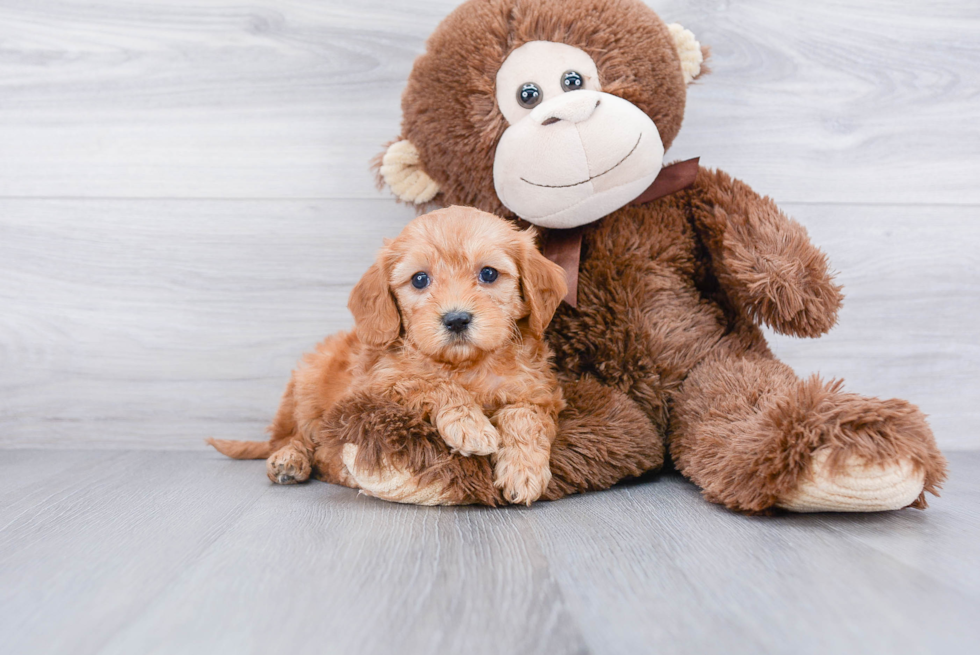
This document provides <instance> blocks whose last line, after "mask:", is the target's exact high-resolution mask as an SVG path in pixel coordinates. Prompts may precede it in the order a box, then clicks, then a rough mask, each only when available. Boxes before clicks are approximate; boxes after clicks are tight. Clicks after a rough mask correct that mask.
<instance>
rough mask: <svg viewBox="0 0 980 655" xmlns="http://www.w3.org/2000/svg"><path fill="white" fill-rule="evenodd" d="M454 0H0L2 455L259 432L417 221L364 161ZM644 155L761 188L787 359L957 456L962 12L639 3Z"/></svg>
mask: <svg viewBox="0 0 980 655" xmlns="http://www.w3.org/2000/svg"><path fill="white" fill-rule="evenodd" d="M455 4H456V3H455V2H454V1H453V0H445V1H433V0H415V1H413V2H411V3H407V2H406V3H396V2H393V1H392V0H360V1H358V2H353V1H351V0H346V1H344V0H329V1H327V0H307V1H298V0H244V1H243V0H157V1H156V2H149V1H136V0H130V1H126V0H76V1H71V0H63V1H49V0H0V447H38V446H45V447H58V448H71V447H78V446H90V447H97V448H116V447H126V448H133V447H135V448H151V449H184V448H198V447H200V445H201V439H202V438H203V437H205V436H218V437H232V438H259V437H260V436H261V433H262V429H263V427H264V425H265V423H266V422H267V421H268V419H269V418H270V417H271V415H272V413H273V411H274V409H275V406H276V403H277V401H278V396H279V393H280V392H281V389H282V388H283V386H284V384H285V381H286V379H287V376H288V374H289V371H290V369H291V367H292V365H293V363H294V362H295V360H296V358H297V357H298V356H299V355H300V354H301V353H302V352H303V351H304V349H307V348H309V347H310V346H311V345H312V344H313V343H314V342H315V341H316V340H318V339H319V338H321V337H322V336H324V335H325V334H327V333H328V332H331V331H334V330H338V329H341V328H344V327H347V326H349V324H350V318H349V316H348V314H347V311H346V309H345V301H346V295H347V292H348V290H349V288H350V286H351V285H352V284H353V282H354V281H355V280H356V279H357V278H358V277H359V275H360V273H361V272H363V270H364V269H365V268H366V266H367V264H368V263H369V261H370V260H371V258H372V254H373V252H374V251H375V249H376V248H377V247H379V245H380V243H381V239H382V237H383V236H385V235H389V236H390V235H393V234H395V233H397V231H398V230H399V228H400V227H401V226H402V225H403V224H404V223H405V222H407V221H408V220H409V219H410V218H411V217H412V216H413V212H412V211H411V210H410V209H408V208H405V207H400V206H396V205H395V203H394V202H393V201H392V199H391V198H390V197H389V196H387V195H386V194H382V193H379V192H378V191H377V190H376V189H375V188H374V182H373V178H372V175H371V174H370V172H369V170H368V161H369V160H370V158H371V157H373V156H374V155H375V154H377V153H378V152H379V150H380V148H381V146H382V144H384V143H385V142H386V141H387V140H389V139H391V138H393V137H395V136H396V135H397V134H398V128H399V95H400V93H401V90H402V88H403V85H404V82H405V79H406V76H407V75H408V71H409V69H410V67H411V63H412V60H413V58H414V57H415V56H416V55H417V54H419V53H420V52H421V50H422V45H423V41H424V38H425V37H426V35H427V34H428V33H429V32H430V31H431V30H432V29H433V28H434V26H435V25H436V24H437V23H438V21H439V20H440V19H441V18H442V17H443V16H444V15H445V14H446V13H448V11H449V10H450V9H451V8H452V7H453V6H454V5H455ZM651 4H653V5H654V7H655V8H656V9H657V10H658V11H660V13H661V15H662V16H663V17H664V18H665V19H666V20H668V21H670V22H673V21H677V22H681V23H683V24H684V25H685V26H686V27H688V28H689V29H691V30H693V31H694V32H695V34H696V35H697V36H698V37H699V38H700V39H701V41H702V42H703V43H706V44H709V45H710V46H711V47H712V49H713V53H714V56H713V59H712V62H711V67H712V69H713V71H714V72H713V73H712V74H711V75H709V76H707V77H705V78H704V79H703V80H702V81H701V82H699V83H698V84H696V85H695V86H694V87H692V89H691V92H690V94H689V102H688V113H687V118H686V121H685V127H684V129H683V130H682V132H681V136H680V137H679V139H678V140H677V143H676V145H675V146H674V148H673V149H672V151H671V152H670V153H669V156H671V157H674V158H683V157H688V156H694V155H700V156H701V157H702V162H704V163H705V164H706V165H708V166H712V167H719V168H723V169H725V170H727V171H729V172H730V173H732V174H734V175H736V176H737V177H740V178H742V179H744V180H746V181H747V182H749V183H750V184H752V185H753V186H754V187H755V188H756V189H758V190H759V191H760V192H762V193H765V194H768V195H771V196H773V197H774V198H775V199H776V200H777V201H778V202H779V203H780V204H781V206H782V207H783V208H785V209H786V211H787V212H789V213H790V214H792V215H794V216H795V217H796V218H798V219H799V220H800V221H802V222H803V223H804V224H805V225H806V226H807V228H808V229H809V230H810V233H811V235H812V237H813V238H814V240H815V241H817V242H818V243H819V244H821V245H822V246H823V247H824V248H825V249H826V251H827V252H828V253H829V254H830V256H831V259H832V260H833V263H834V265H835V267H836V268H837V269H838V270H839V271H840V275H839V279H840V280H841V281H842V282H843V283H844V285H845V290H846V293H847V300H846V305H845V308H844V311H843V312H842V314H841V321H840V325H839V326H838V327H837V328H836V329H835V330H834V331H833V332H832V333H831V334H830V335H828V336H826V337H824V338H822V339H820V340H818V341H797V340H793V339H788V338H782V337H777V338H774V339H773V343H774V346H775V349H776V350H777V352H778V353H779V354H780V355H781V356H782V357H784V358H785V359H786V360H787V361H788V362H789V363H791V364H792V365H793V366H794V367H796V369H797V371H799V372H800V373H801V374H807V373H809V372H812V371H819V372H821V373H822V374H823V375H825V376H827V377H843V378H845V379H846V381H847V386H848V388H850V389H852V390H855V391H861V392H865V393H869V394H876V395H882V396H902V397H907V398H910V399H913V400H914V401H915V402H917V403H919V404H920V405H921V407H922V408H923V409H924V410H925V411H926V412H927V413H928V414H930V415H931V418H932V424H933V426H934V428H935V431H936V434H937V437H938V439H939V441H940V443H941V445H942V446H944V447H945V448H947V449H956V448H968V449H976V448H980V410H978V402H977V401H978V395H980V373H978V365H980V346H978V338H977V337H978V327H977V326H978V324H980V256H978V254H977V250H978V246H980V184H978V182H980V121H978V117H980V3H977V2H976V1H975V0H956V1H949V2H928V3H925V2H916V1H913V0H895V1H893V2H885V1H878V0H824V1H822V2H813V3H802V2H791V3H789V2H785V1H782V2H781V1H778V0H746V1H743V2H721V1H718V0H697V1H690V2H681V1H675V0H663V1H656V2H652V3H651Z"/></svg>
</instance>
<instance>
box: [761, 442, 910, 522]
mask: <svg viewBox="0 0 980 655" xmlns="http://www.w3.org/2000/svg"><path fill="white" fill-rule="evenodd" d="M828 455H829V451H827V450H824V451H818V452H817V453H815V454H814V456H813V465H812V468H811V471H810V476H809V477H808V478H807V479H805V480H804V481H803V483H802V484H801V485H800V486H799V487H798V488H797V489H796V490H795V491H794V492H793V493H791V494H789V495H788V496H787V497H785V498H783V499H782V500H780V502H778V503H777V506H778V507H781V508H783V509H788V510H790V511H792V512H882V511H887V510H893V509H901V508H903V507H908V506H909V505H911V504H912V503H913V502H915V500H916V498H918V497H919V495H920V494H921V493H922V489H923V487H924V486H925V471H923V470H921V469H920V470H918V471H916V470H915V468H914V467H913V466H912V462H911V461H910V460H907V459H904V460H899V461H896V462H888V463H886V464H866V463H865V462H863V461H862V460H860V459H858V458H857V457H851V458H849V459H848V460H846V461H845V462H844V463H843V465H842V466H840V467H839V468H838V470H836V471H831V470H830V467H829V466H828V465H827V460H828Z"/></svg>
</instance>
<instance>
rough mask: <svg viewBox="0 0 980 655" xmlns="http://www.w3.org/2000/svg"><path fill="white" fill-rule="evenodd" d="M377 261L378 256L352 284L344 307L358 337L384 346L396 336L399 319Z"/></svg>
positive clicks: (369, 342)
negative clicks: (358, 280)
mask: <svg viewBox="0 0 980 655" xmlns="http://www.w3.org/2000/svg"><path fill="white" fill-rule="evenodd" d="M380 261H381V258H380V257H379V258H378V261H377V262H375V263H373V264H371V267H370V268H369V269H368V270H367V273H365V274H364V277H362V278H361V280H360V282H358V283H357V284H356V285H354V289H353V290H352V291H351V292H350V299H349V300H348V301H347V308H348V309H350V313H351V314H353V315H354V329H355V331H356V332H357V337H358V338H359V339H360V340H361V341H363V342H364V343H366V344H369V345H372V346H378V347H384V346H387V345H388V344H390V343H391V342H392V341H394V340H395V339H397V338H398V335H399V334H400V333H401V328H402V319H401V314H399V313H398V305H397V304H396V303H395V298H394V296H392V294H391V287H390V286H389V285H388V276H387V275H386V274H385V271H384V269H383V267H382V266H381V263H380Z"/></svg>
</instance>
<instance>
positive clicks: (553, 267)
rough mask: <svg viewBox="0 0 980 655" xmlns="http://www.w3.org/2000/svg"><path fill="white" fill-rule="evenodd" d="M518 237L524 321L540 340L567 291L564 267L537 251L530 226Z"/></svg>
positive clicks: (533, 233)
mask: <svg viewBox="0 0 980 655" xmlns="http://www.w3.org/2000/svg"><path fill="white" fill-rule="evenodd" d="M520 237H521V253H520V255H519V257H518V260H517V267H518V269H519V272H520V276H521V289H522V291H523V292H524V300H525V301H526V302H527V308H528V317H527V324H528V327H529V328H530V329H531V334H533V335H534V336H535V337H537V338H539V339H540V338H542V337H543V336H544V330H545V328H547V327H548V323H551V317H552V316H554V314H555V310H556V309H558V305H560V304H561V299H562V298H564V297H565V294H566V293H567V292H568V283H567V282H566V281H565V269H563V268H562V267H561V266H559V265H558V264H556V263H554V262H553V261H551V260H549V259H548V258H546V257H545V256H544V255H542V254H541V252H540V251H539V250H538V247H537V245H536V244H535V240H534V237H535V231H534V230H533V229H529V230H524V232H522V233H521V235H520Z"/></svg>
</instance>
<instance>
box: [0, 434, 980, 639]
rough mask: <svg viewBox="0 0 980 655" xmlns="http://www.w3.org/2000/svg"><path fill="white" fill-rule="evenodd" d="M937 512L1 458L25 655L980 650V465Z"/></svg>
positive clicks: (13, 612)
mask: <svg viewBox="0 0 980 655" xmlns="http://www.w3.org/2000/svg"><path fill="white" fill-rule="evenodd" d="M950 459H951V464H952V476H951V479H950V482H949V484H948V485H947V488H946V490H945V493H944V494H943V497H942V498H939V499H936V500H935V501H934V502H933V503H932V507H931V508H930V509H928V510H926V511H925V512H919V511H916V510H902V511H899V512H892V513H883V514H871V515H856V516H848V515H795V516H780V517H770V518H762V517H745V516H740V515H736V514H731V513H729V512H727V511H725V510H723V509H721V508H719V507H717V506H713V505H709V504H708V503H706V502H704V501H703V500H702V499H701V498H700V496H699V495H698V493H697V491H696V490H695V488H694V487H693V485H691V484H689V483H687V482H686V481H685V480H683V479H682V478H680V477H679V476H678V475H677V474H667V475H664V476H661V477H660V478H657V479H652V480H645V481H642V482H637V483H633V484H629V485H624V486H621V487H618V488H615V489H613V490H611V491H608V492H603V493H595V494H589V495H585V496H577V497H571V498H567V499H564V500H561V501H558V502H554V503H541V504H537V505H535V506H533V507H531V508H529V509H528V508H509V509H505V510H489V509H482V508H469V507H462V508H424V507H414V506H401V505H395V504H390V503H385V502H382V501H378V500H375V499H372V498H369V497H366V496H360V495H358V494H357V493H356V492H354V491H351V490H349V489H345V488H341V487H335V486H331V485H327V484H324V483H320V482H314V483H310V484H307V485H304V486H299V487H279V486H273V485H271V484H270V483H269V482H268V481H267V480H266V479H265V476H264V471H263V465H262V462H233V461H229V460H226V459H222V458H220V457H219V456H217V455H216V454H214V453H208V452H206V451H203V450H202V451H199V452H165V453H164V452H148V451H91V450H88V451H44V450H18V451H10V452H8V453H5V454H4V457H3V459H2V460H0V526H2V527H0V638H2V646H0V650H2V651H3V652H4V653H11V654H14V653H17V654H20V653H49V652H57V653H71V654H72V655H87V654H89V653H106V654H107V653H120V654H124V655H132V654H134V653H140V654H145V653H180V654H182V655H190V654H196V653H201V654H206V655H217V654H219V653H306V652H309V653H342V654H345V655H346V654H350V653H358V654H367V653H379V654H380V653H385V654H387V653H472V654H482V653H500V654H502V655H511V654H520V653H542V654H547V655H557V654H562V653H623V654H624V655H633V654H636V653H664V654H669V653H699V654H700V653H710V652H716V653H820V654H826V653H835V654H837V653H861V654H864V655H868V654H873V653H887V654H890V655H895V654H897V653H944V654H953V653H976V652H978V647H980V621H978V620H977V617H978V616H980V547H978V544H980V509H978V508H980V504H978V501H980V453H975V452H968V453H954V454H952V455H951V457H950Z"/></svg>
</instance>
